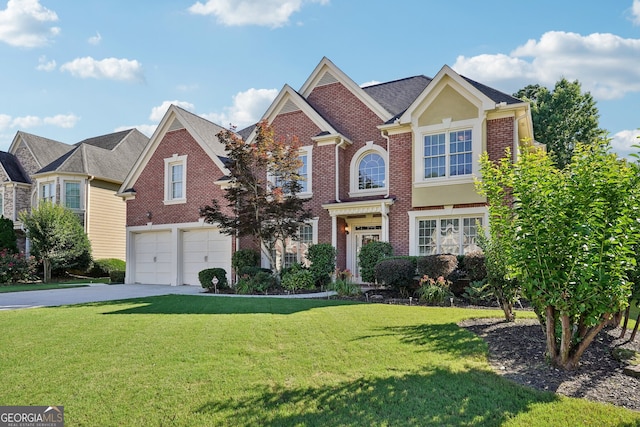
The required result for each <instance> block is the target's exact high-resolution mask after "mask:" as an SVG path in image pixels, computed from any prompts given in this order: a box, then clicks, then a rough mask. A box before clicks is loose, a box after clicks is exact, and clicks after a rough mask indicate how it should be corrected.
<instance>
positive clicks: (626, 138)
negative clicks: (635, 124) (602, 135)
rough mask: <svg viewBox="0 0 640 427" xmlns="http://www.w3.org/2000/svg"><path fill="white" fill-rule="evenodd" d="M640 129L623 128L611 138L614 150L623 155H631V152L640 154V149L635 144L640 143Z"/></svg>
mask: <svg viewBox="0 0 640 427" xmlns="http://www.w3.org/2000/svg"><path fill="white" fill-rule="evenodd" d="M639 138H640V129H635V130H623V131H620V132H618V133H616V134H615V135H613V137H612V138H611V148H612V150H613V151H614V152H615V153H617V154H618V155H620V156H622V157H627V158H628V157H629V155H630V154H631V153H638V154H640V150H639V149H638V148H636V147H633V145H640V139H639Z"/></svg>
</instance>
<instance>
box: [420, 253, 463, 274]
mask: <svg viewBox="0 0 640 427" xmlns="http://www.w3.org/2000/svg"><path fill="white" fill-rule="evenodd" d="M457 267H458V258H457V257H456V256H455V255H451V254H443V255H427V256H423V257H420V258H418V275H420V276H428V277H441V276H442V277H444V278H447V277H449V275H450V274H451V273H453V271H454V270H455V269H456V268H457Z"/></svg>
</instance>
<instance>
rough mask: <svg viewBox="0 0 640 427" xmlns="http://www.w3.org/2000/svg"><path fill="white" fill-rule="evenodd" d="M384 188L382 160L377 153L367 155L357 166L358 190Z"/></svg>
mask: <svg viewBox="0 0 640 427" xmlns="http://www.w3.org/2000/svg"><path fill="white" fill-rule="evenodd" d="M372 188H385V168H384V159H383V158H382V156H381V155H380V154H378V153H368V154H366V155H365V156H364V157H363V158H362V159H361V160H360V164H359V166H358V190H368V189H372Z"/></svg>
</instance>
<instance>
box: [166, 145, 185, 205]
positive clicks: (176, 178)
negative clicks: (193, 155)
mask: <svg viewBox="0 0 640 427" xmlns="http://www.w3.org/2000/svg"><path fill="white" fill-rule="evenodd" d="M186 181H187V156H178V155H177V154H174V155H173V156H172V157H170V158H168V159H164V203H165V205H168V204H176V203H186V201H187V188H186Z"/></svg>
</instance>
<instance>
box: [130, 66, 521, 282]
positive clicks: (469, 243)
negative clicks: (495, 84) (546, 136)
mask: <svg viewBox="0 0 640 427" xmlns="http://www.w3.org/2000/svg"><path fill="white" fill-rule="evenodd" d="M181 115H182V116H183V117H182V118H181ZM263 118H264V119H265V120H267V121H268V122H269V123H270V124H271V125H272V126H273V128H274V129H275V132H276V135H296V136H297V137H298V138H299V139H300V141H301V143H302V145H303V146H302V148H301V151H300V157H301V160H302V161H303V164H304V165H303V167H302V169H301V175H303V176H305V178H306V179H305V182H304V189H303V191H302V193H301V194H300V197H305V198H308V199H309V201H308V204H307V206H308V207H310V208H311V209H312V211H313V215H314V218H313V219H312V220H311V221H310V222H309V223H308V224H306V225H305V226H303V227H302V228H301V230H300V233H299V238H298V241H295V242H294V241H290V242H282V244H281V245H280V247H279V249H278V250H277V253H276V257H284V258H285V264H286V263H291V262H294V261H301V262H304V261H305V252H306V248H307V247H308V246H309V245H311V244H315V243H330V244H332V245H333V246H334V247H335V248H336V249H337V253H338V256H337V265H338V267H339V268H341V269H349V270H351V271H352V272H353V273H354V275H355V277H356V279H357V277H358V271H359V268H358V259H357V253H358V251H359V250H360V248H361V247H362V246H363V245H365V244H367V243H368V242H370V241H374V240H382V241H388V242H390V243H391V244H392V245H393V247H394V251H395V254H397V255H424V254H432V253H456V254H462V253H465V252H468V251H471V250H474V249H476V248H477V245H476V237H477V235H478V234H479V233H481V232H482V227H483V226H485V225H487V220H488V218H487V209H486V200H485V199H484V198H483V197H481V196H479V195H478V194H477V193H476V192H475V188H474V177H479V162H478V157H479V156H480V154H481V153H482V152H483V151H487V152H488V153H489V154H490V156H491V157H492V158H494V159H497V158H499V157H502V156H503V155H504V150H505V149H506V148H507V147H510V148H511V149H512V151H513V152H514V153H517V150H518V143H519V141H522V140H525V139H530V140H533V130H532V122H531V114H530V110H529V105H528V103H525V102H522V101H520V100H518V99H516V98H513V97H512V96H510V95H507V94H505V93H502V92H499V91H497V90H495V89H492V88H490V87H487V86H485V85H483V84H481V83H478V82H475V81H473V80H471V79H468V78H465V77H463V76H461V75H459V74H457V73H456V72H455V71H453V70H452V69H451V68H449V67H448V66H444V67H443V68H442V69H441V70H440V71H439V72H438V73H437V74H436V76H435V77H433V78H428V77H425V76H414V77H408V78H405V79H401V80H396V81H391V82H386V83H381V84H376V85H373V86H367V87H360V86H359V85H357V84H356V83H355V82H354V81H353V80H352V79H351V78H349V77H348V76H347V75H346V74H345V73H344V72H343V71H342V70H340V69H339V68H338V67H336V66H335V65H334V64H333V63H332V62H331V61H330V60H328V59H327V58H323V59H322V60H321V61H320V63H319V64H318V65H317V67H316V68H315V69H314V70H313V72H312V73H311V75H310V76H309V77H308V79H307V80H306V81H305V83H304V84H303V85H302V87H301V88H300V89H299V90H298V91H296V90H294V89H293V88H291V87H290V86H288V85H285V86H284V87H283V89H282V90H281V91H280V93H279V94H278V96H277V97H276V99H275V100H274V101H273V103H272V104H271V105H270V107H269V108H268V109H267V111H266V112H265V114H264V116H263ZM187 119H188V120H192V121H200V122H203V123H201V124H202V126H203V127H206V126H209V127H210V128H211V131H212V132H213V130H215V129H219V127H218V126H217V125H214V124H212V123H209V122H207V123H208V124H206V123H204V122H206V121H204V119H200V118H195V116H192V115H190V114H189V113H186V112H184V111H183V110H180V109H179V108H177V107H172V109H170V111H169V112H168V113H167V116H165V119H164V120H163V125H162V126H164V127H163V128H162V129H159V132H157V133H156V134H155V135H154V136H153V137H152V140H151V142H150V145H152V143H155V144H156V145H157V146H156V148H153V149H151V150H150V151H152V152H149V153H147V157H148V158H145V159H141V161H139V162H138V164H137V167H138V169H135V168H134V170H133V171H132V172H131V173H130V175H129V177H128V178H127V180H126V181H125V183H124V184H123V186H122V187H121V194H123V195H126V193H127V191H129V192H130V195H131V196H130V199H129V200H128V202H127V226H128V230H129V233H128V240H129V241H130V242H131V243H130V246H128V254H129V253H130V252H129V250H130V251H131V254H132V255H131V256H129V255H128V261H129V260H130V259H131V260H133V261H136V262H137V260H138V258H139V256H138V255H140V252H139V250H138V246H139V245H138V244H137V243H136V241H137V240H138V239H146V238H148V239H149V240H152V239H153V238H155V237H141V236H143V235H144V234H145V233H148V232H151V231H155V230H160V229H164V230H165V231H166V229H172V230H178V231H179V230H183V229H184V230H190V229H193V228H196V229H205V228H210V233H213V234H209V235H208V239H210V241H212V242H222V241H224V251H223V252H220V253H216V254H214V253H212V252H207V249H206V247H207V246H208V247H219V245H218V246H216V245H212V244H210V243H207V244H205V243H202V244H201V245H200V246H199V249H198V251H196V258H197V259H199V261H198V263H199V265H198V268H199V267H201V266H203V265H205V264H206V263H212V261H211V260H212V258H217V257H222V258H220V259H219V262H218V263H219V265H221V266H223V267H224V268H227V269H228V271H229V272H230V268H229V264H230V262H229V258H230V254H231V253H232V252H233V250H235V248H236V247H239V248H242V247H251V246H253V245H254V243H253V242H250V241H249V240H248V239H241V240H240V241H239V242H236V241H235V240H234V239H231V238H229V237H226V239H224V238H223V237H222V235H220V234H219V233H217V231H216V230H215V228H211V227H212V226H210V225H206V224H203V223H202V221H201V220H200V219H199V218H198V207H199V206H201V205H202V204H206V203H209V201H210V200H211V199H212V198H218V199H222V196H223V191H222V186H223V185H224V181H223V180H221V178H222V177H223V176H224V174H225V169H224V164H223V159H224V155H225V154H224V151H221V148H222V147H221V146H220V144H219V142H218V141H217V139H215V137H214V136H212V132H211V133H209V134H207V135H205V133H204V132H200V134H196V129H195V127H193V126H192V127H191V128H189V126H188V125H187V124H186V123H185V122H186V121H187ZM176 120H178V121H180V122H181V123H182V124H174V125H173V127H172V123H175V121H176ZM239 133H240V135H241V136H242V137H243V138H244V139H245V140H247V141H250V140H251V139H252V138H254V137H255V129H254V128H252V127H251V128H247V129H245V130H243V131H240V132H239ZM180 138H182V139H180ZM154 141H155V142H154ZM194 141H195V142H197V144H194ZM165 145H166V146H168V147H166V148H164V146H165ZM207 147H208V150H207ZM154 150H155V151H154ZM201 156H206V158H204V159H202V158H201ZM187 158H188V160H187ZM181 159H184V162H185V163H184V167H183V169H180V174H183V175H180V177H179V178H178V179H179V180H180V182H186V189H185V190H184V191H186V193H185V194H186V199H185V200H184V201H183V202H181V204H179V205H174V204H171V203H167V202H168V200H167V192H168V191H170V186H171V185H172V184H171V172H170V169H168V168H170V167H171V165H172V164H173V163H172V162H174V161H175V162H178V163H177V164H179V163H180V161H181ZM187 161H188V162H189V163H188V169H187V163H186V162H187ZM192 162H193V163H198V164H199V163H201V162H202V163H205V165H200V164H199V165H198V166H196V167H198V168H201V169H197V170H194V169H192V166H191V164H192ZM167 165H169V166H167ZM187 170H188V172H186V171H187ZM200 171H202V173H203V175H199V174H200V173H201V172H200ZM265 178H266V177H265ZM154 181H155V183H156V186H157V187H158V188H156V189H155V190H153V189H152V188H151V187H152V184H151V183H152V182H154ZM162 182H164V185H160V186H158V183H162ZM163 187H164V190H163ZM131 189H133V190H135V191H133V192H132V191H131ZM154 191H155V192H154ZM199 191H205V193H199ZM147 192H148V194H147ZM143 193H145V196H144V197H145V198H144V202H143V200H142V195H143ZM134 194H135V195H134ZM198 203H200V205H199V204H198ZM156 210H158V214H159V215H160V216H159V217H157V216H156V213H155V212H156ZM145 214H146V215H147V216H146V217H145ZM151 218H153V221H151ZM156 218H157V219H156ZM216 233H217V234H216ZM185 235H186V233H184V232H180V233H173V235H170V236H165V237H164V239H165V240H163V242H166V243H162V245H158V247H165V248H166V252H167V254H165V256H164V258H162V259H163V260H166V261H163V263H164V264H163V265H164V267H163V268H165V269H170V271H167V273H169V274H168V275H166V274H165V276H163V275H162V274H160V275H158V274H157V272H155V273H153V274H152V275H150V276H149V280H152V278H153V277H160V276H163V277H167V279H165V280H164V281H162V283H170V284H183V283H189V284H197V282H196V283H193V280H190V281H187V279H186V277H187V276H188V274H187V273H186V271H187V270H188V266H187V265H186V264H188V262H189V258H190V257H191V255H190V254H189V253H187V251H186V248H187V247H189V248H191V246H189V245H188V244H187V243H185V241H184V238H185ZM156 237H157V236H156ZM216 244H217V243H216ZM141 245H142V246H145V245H147V244H146V243H141ZM147 246H148V247H149V248H150V247H151V245H150V244H149V245H147ZM136 251H138V252H136ZM148 255H149V254H144V256H148ZM140 256H143V255H140ZM151 259H155V260H156V262H155V263H154V264H156V266H157V267H159V266H160V265H159V264H158V262H159V261H158V260H159V259H160V255H158V254H154V255H153V257H152V258H151ZM206 260H208V261H206ZM264 260H265V262H266V258H264ZM205 261H206V262H205ZM143 264H144V263H143ZM127 268H128V270H127V273H128V276H127V282H128V283H133V282H138V281H141V280H139V279H140V278H141V277H147V276H144V275H141V274H143V273H140V271H141V270H139V269H142V270H146V269H148V268H149V266H146V265H144V266H143V265H140V266H139V267H136V265H135V262H134V263H131V262H128V264H127ZM156 270H157V268H156ZM144 274H146V273H144ZM189 274H192V273H189ZM154 283H155V282H154Z"/></svg>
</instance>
